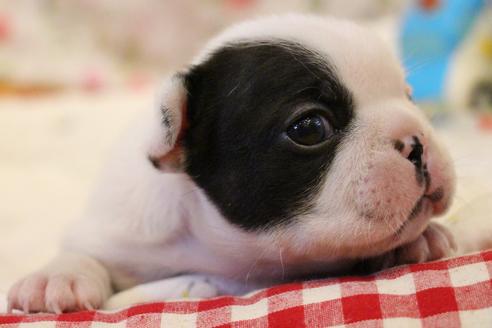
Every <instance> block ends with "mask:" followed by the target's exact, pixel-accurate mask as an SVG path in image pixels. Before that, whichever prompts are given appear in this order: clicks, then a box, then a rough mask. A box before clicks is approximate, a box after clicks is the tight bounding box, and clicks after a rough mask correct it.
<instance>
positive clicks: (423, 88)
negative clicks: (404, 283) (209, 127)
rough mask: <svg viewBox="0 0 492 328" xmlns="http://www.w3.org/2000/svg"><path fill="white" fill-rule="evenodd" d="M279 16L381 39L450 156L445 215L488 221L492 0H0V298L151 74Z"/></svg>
mask: <svg viewBox="0 0 492 328" xmlns="http://www.w3.org/2000/svg"><path fill="white" fill-rule="evenodd" d="M286 12H301V13H313V14H317V15H321V16H329V15H331V16H337V17H344V18H349V19H353V20H356V21H358V22H360V23H361V24H363V25H365V26H367V28H370V29H374V30H375V31H376V32H377V33H379V34H380V35H381V36H382V37H383V38H384V39H385V40H386V41H387V42H389V43H390V45H391V46H392V47H393V48H394V49H395V51H397V53H398V54H399V55H400V58H401V60H402V62H403V64H404V66H405V68H406V70H407V76H408V81H409V83H410V84H411V85H412V87H413V97H414V100H415V101H416V102H417V103H418V104H419V105H421V108H422V110H424V111H425V112H426V114H427V115H428V116H429V118H430V119H431V120H432V122H433V123H434V125H435V126H436V128H437V129H438V131H439V133H440V134H441V135H442V138H443V140H444V142H445V143H446V144H447V145H448V146H449V148H450V149H451V152H452V154H453V157H454V159H455V162H456V166H457V171H458V181H459V188H458V193H457V199H456V202H455V205H454V207H453V209H452V210H451V212H450V214H449V215H448V216H447V217H446V220H448V221H449V222H450V223H451V224H455V223H456V224H459V223H460V222H463V220H465V219H466V217H468V216H469V215H471V214H470V213H478V214H477V215H478V216H481V217H482V218H484V219H486V220H489V221H492V218H490V205H489V203H491V200H492V174H491V169H492V1H488V0H466V1H464V0H407V1H396V0H351V1H347V0H270V1H266V0H203V1H195V0H142V1H130V0H129V1H124V0H72V1H69V0H15V1H9V0H0V263H1V266H0V293H2V292H5V291H6V290H7V289H8V286H9V285H10V284H11V283H12V282H13V280H15V279H16V278H18V277H19V276H20V275H23V274H25V273H27V272H28V271H31V270H34V269H36V268H37V267H39V266H40V265H41V264H43V263H44V262H46V261H47V260H48V259H49V258H50V257H51V256H53V254H54V253H55V251H56V248H57V243H58V241H59V238H60V235H61V233H62V230H63V228H64V227H65V225H66V224H67V222H69V221H70V220H72V219H74V218H76V217H77V216H78V215H79V214H80V212H81V211H82V208H83V205H84V201H85V199H86V197H87V195H88V193H89V191H90V189H91V186H92V184H93V183H94V180H95V177H96V175H97V172H98V170H99V168H100V167H101V164H102V162H103V158H104V154H105V153H106V152H107V150H108V148H109V147H110V145H111V144H112V142H113V141H114V140H115V138H116V137H117V136H118V134H119V133H121V131H122V130H123V129H124V127H125V126H126V125H127V124H128V123H129V122H130V121H131V120H132V118H133V117H135V115H138V112H139V110H141V109H142V108H144V107H146V106H150V105H151V103H152V101H153V93H154V88H155V86H156V84H157V83H158V81H159V78H161V77H163V76H165V75H166V74H168V73H171V72H173V71H176V70H179V69H182V68H184V67H185V65H186V63H188V62H189V61H190V59H191V58H192V57H193V55H194V54H195V53H196V52H197V51H198V50H199V49H200V48H201V47H202V46H203V45H204V43H205V42H206V41H207V39H208V38H210V37H211V36H212V35H214V34H215V33H217V32H218V31H220V30H221V29H223V28H224V27H226V26H228V25H230V24H231V23H233V22H236V21H240V20H244V19H247V18H251V17H256V16H259V15H269V14H280V13H286ZM320 37H322V36H320ZM354 51H356V49H354ZM375 78H377V77H375ZM487 206H488V207H487ZM466 226H470V225H469V224H468V225H466ZM461 235H465V236H466V233H465V234H460V236H461ZM463 238H464V237H463Z"/></svg>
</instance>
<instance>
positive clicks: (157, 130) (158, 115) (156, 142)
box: [148, 74, 187, 172]
mask: <svg viewBox="0 0 492 328" xmlns="http://www.w3.org/2000/svg"><path fill="white" fill-rule="evenodd" d="M186 99H187V91H186V89H185V86H184V75H183V74H176V75H174V76H172V77H171V78H169V79H168V80H167V81H165V83H164V84H163V86H162V87H161V90H160V92H159V94H158V97H157V101H156V104H155V105H154V110H153V113H152V115H153V117H152V118H151V122H150V124H151V127H149V130H148V132H150V133H149V136H150V140H149V143H148V145H149V147H148V158H149V160H150V162H151V163H152V165H153V166H154V167H155V168H157V169H160V170H162V171H165V172H181V171H182V169H183V164H184V150H183V145H182V140H183V137H184V134H185V133H186V128H187V119H186V103H187V101H186Z"/></svg>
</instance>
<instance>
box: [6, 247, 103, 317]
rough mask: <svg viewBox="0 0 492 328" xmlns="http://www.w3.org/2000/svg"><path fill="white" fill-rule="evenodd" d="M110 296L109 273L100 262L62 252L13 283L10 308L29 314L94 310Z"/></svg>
mask: <svg viewBox="0 0 492 328" xmlns="http://www.w3.org/2000/svg"><path fill="white" fill-rule="evenodd" d="M110 295H111V284H110V278H109V274H108V272H107V271H106V269H105V268H104V267H103V266H102V265H101V264H100V263H99V262H98V261H96V260H94V259H93V258H91V257H88V256H85V255H81V254H75V253H63V254H60V255H59V256H58V257H57V258H55V259H54V260H53V261H52V262H51V263H50V264H49V265H47V266H46V267H44V268H43V269H41V270H39V271H37V272H35V273H33V274H30V275H29V276H27V277H25V278H23V279H21V280H19V281H18V282H17V283H16V284H14V285H13V286H12V288H11V289H10V291H9V294H8V309H9V311H11V310H13V309H18V310H22V311H24V312H26V313H29V312H55V313H62V312H67V311H77V310H91V309H95V308H98V307H100V306H101V305H102V304H103V302H104V301H105V300H106V299H107V298H108V297H109V296H110Z"/></svg>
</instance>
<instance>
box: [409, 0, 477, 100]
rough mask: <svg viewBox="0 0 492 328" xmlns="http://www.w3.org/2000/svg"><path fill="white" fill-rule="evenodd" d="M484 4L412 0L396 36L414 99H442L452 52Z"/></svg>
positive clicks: (467, 0)
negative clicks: (397, 36)
mask: <svg viewBox="0 0 492 328" xmlns="http://www.w3.org/2000/svg"><path fill="white" fill-rule="evenodd" d="M485 6H486V4H485V1H484V0H466V1H463V0H414V1H412V2H411V4H410V6H409V8H408V10H407V11H406V13H405V14H404V17H403V22H402V28H401V31H400V37H399V40H400V48H401V51H402V56H403V60H404V64H405V66H406V69H407V71H408V81H409V83H410V84H411V86H412V88H413V92H414V93H413V96H414V99H415V100H416V101H421V102H422V101H423V102H440V101H442V100H443V99H444V95H445V89H446V81H447V77H448V74H449V72H450V65H452V59H453V55H454V53H455V52H456V50H457V49H458V47H459V46H460V45H461V43H462V41H463V40H464V39H465V38H466V37H467V35H468V33H469V32H470V29H471V27H472V26H473V25H474V23H475V22H476V20H477V17H478V16H479V15H480V13H481V10H482V9H483V8H484V7H485Z"/></svg>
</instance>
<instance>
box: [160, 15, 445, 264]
mask: <svg viewBox="0 0 492 328" xmlns="http://www.w3.org/2000/svg"><path fill="white" fill-rule="evenodd" d="M177 80H178V81H177V82H175V83H177V84H178V85H182V88H183V89H185V90H186V93H183V92H182V93H181V97H182V98H180V99H181V100H178V101H175V100H173V101H171V102H170V103H171V105H170V104H169V103H165V104H164V105H163V106H162V109H163V118H164V119H163V122H164V123H165V125H167V130H166V131H167V132H166V133H167V134H166V140H167V142H166V145H165V146H164V148H163V149H164V150H165V151H161V153H166V155H163V156H160V157H159V156H154V157H159V161H160V162H161V164H162V163H164V165H167V164H166V163H169V161H170V158H171V157H173V156H174V155H173V156H169V154H176V149H178V150H177V152H178V153H179V156H178V158H179V160H178V162H180V161H181V162H180V163H181V166H182V167H183V170H184V171H185V172H186V173H187V174H188V175H189V176H190V177H191V178H192V180H193V181H194V182H195V183H196V184H197V185H198V186H199V187H200V188H201V189H202V190H203V191H204V192H205V194H206V195H207V196H208V198H209V199H210V200H211V202H212V203H213V204H214V205H215V206H216V208H217V209H218V211H219V212H220V213H221V215H222V216H223V218H224V219H225V220H226V221H228V222H230V223H231V224H232V225H233V226H235V227H239V228H240V230H242V231H245V232H247V233H250V234H254V235H256V236H260V237H259V239H261V240H262V242H263V245H268V243H269V242H270V241H271V240H275V245H277V246H280V247H282V249H284V250H285V254H286V255H285V256H286V261H291V262H293V263H294V262H296V261H309V260H313V261H318V260H321V261H322V260H324V259H328V258H330V259H333V258H337V257H363V256H370V255H376V254H379V253H382V252H384V251H387V250H389V249H391V248H394V247H396V246H398V245H400V244H402V243H405V242H407V241H410V240H412V239H415V238H416V237H417V236H418V235H419V234H420V233H422V231H423V230H424V229H425V227H426V225H427V223H428V220H429V219H430V218H431V217H432V216H433V215H437V214H441V213H442V212H443V211H445V210H446V209H447V208H448V206H449V202H450V198H451V196H452V194H453V186H454V176H453V170H452V166H451V164H450V160H449V158H448V156H447V154H446V152H445V151H444V150H443V149H442V148H441V147H440V146H439V144H438V143H437V141H436V140H435V138H434V136H433V131H432V128H431V127H430V126H429V124H428V123H427V122H426V120H425V119H424V117H423V116H422V114H421V113H420V111H419V109H418V108H416V107H415V105H414V104H413V103H412V102H411V101H410V100H409V99H408V94H407V90H408V87H407V86H406V84H405V81H404V74H403V71H402V69H401V68H400V65H399V63H398V61H397V59H396V58H395V56H393V54H391V52H390V51H388V50H387V48H386V46H385V45H384V44H383V43H382V42H381V41H380V40H379V39H377V38H376V37H375V36H373V35H372V34H370V33H368V32H366V31H365V30H364V29H362V28H360V27H358V26H356V25H353V24H351V23H348V22H344V21H337V20H322V19H317V18H306V17H299V16H289V17H283V18H269V19H264V20H260V21H256V22H252V23H246V24H243V25H239V26H237V27H235V28H233V29H231V30H229V31H226V32H225V33H224V34H222V35H221V36H219V37H218V38H217V39H215V40H213V41H212V42H211V43H210V44H209V46H208V47H207V49H206V50H205V51H204V53H203V54H201V55H200V56H199V57H198V58H197V59H196V60H195V62H194V65H193V66H192V67H191V68H190V69H189V71H187V72H186V73H184V74H183V75H182V76H181V77H180V78H179V79H177ZM178 89H179V87H178ZM171 98H172V97H171ZM173 102H174V103H176V102H177V103H178V104H179V105H172V103H173ZM173 108H174V109H173ZM176 108H178V109H176ZM173 113H174V114H173ZM176 121H177V122H179V126H180V129H178V130H179V131H176V129H173V128H169V126H170V122H176ZM173 131H174V132H173ZM171 148H172V150H170V149H171ZM264 247H268V246H264Z"/></svg>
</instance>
